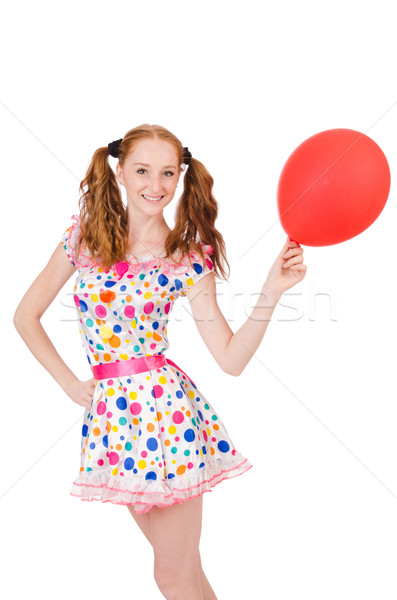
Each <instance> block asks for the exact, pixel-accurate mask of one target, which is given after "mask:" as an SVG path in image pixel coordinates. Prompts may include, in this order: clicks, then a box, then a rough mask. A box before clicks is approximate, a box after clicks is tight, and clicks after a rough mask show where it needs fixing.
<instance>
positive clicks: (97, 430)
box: [92, 427, 101, 435]
mask: <svg viewBox="0 0 397 600" xmlns="http://www.w3.org/2000/svg"><path fill="white" fill-rule="evenodd" d="M92 435H101V428H100V427H94V429H93V430H92Z"/></svg>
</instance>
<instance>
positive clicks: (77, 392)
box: [65, 377, 98, 408]
mask: <svg viewBox="0 0 397 600" xmlns="http://www.w3.org/2000/svg"><path fill="white" fill-rule="evenodd" d="M97 383H98V380H97V379H95V377H91V379H87V381H80V379H76V380H75V381H73V382H72V383H71V384H70V385H69V387H68V388H67V390H65V392H66V394H67V395H68V396H69V398H71V399H72V400H73V402H76V404H80V406H83V407H84V408H90V407H91V403H92V397H93V395H94V391H95V386H96V384H97Z"/></svg>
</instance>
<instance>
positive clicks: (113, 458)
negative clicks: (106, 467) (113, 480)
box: [109, 452, 120, 465]
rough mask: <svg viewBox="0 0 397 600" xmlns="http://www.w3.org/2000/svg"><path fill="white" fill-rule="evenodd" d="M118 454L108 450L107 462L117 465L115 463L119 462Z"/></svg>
mask: <svg viewBox="0 0 397 600" xmlns="http://www.w3.org/2000/svg"><path fill="white" fill-rule="evenodd" d="M119 458H120V457H119V455H118V454H117V452H109V463H110V464H111V465H117V463H118V462H119Z"/></svg>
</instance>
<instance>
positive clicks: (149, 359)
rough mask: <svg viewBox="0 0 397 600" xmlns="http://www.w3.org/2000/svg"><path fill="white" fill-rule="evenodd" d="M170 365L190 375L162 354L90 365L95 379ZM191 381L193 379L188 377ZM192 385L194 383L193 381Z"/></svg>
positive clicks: (131, 373) (120, 375) (142, 371)
mask: <svg viewBox="0 0 397 600" xmlns="http://www.w3.org/2000/svg"><path fill="white" fill-rule="evenodd" d="M167 364H168V365H171V366H173V367H175V368H176V369H177V370H178V371H181V372H182V373H183V374H184V375H186V377H187V378H188V379H190V377H189V376H188V375H187V374H186V373H185V372H184V371H183V370H182V369H181V368H180V367H178V365H176V364H175V363H174V362H173V361H172V360H171V359H170V358H166V357H165V355H164V354H153V355H152V356H140V357H139V358H129V359H128V360H123V361H118V362H110V363H105V364H101V365H93V366H92V367H91V370H92V373H93V375H94V377H95V379H107V378H108V377H123V376H125V375H134V374H136V373H144V372H145V371H151V370H153V369H158V368H160V367H163V366H165V365H167ZM190 381H191V382H192V383H193V380H192V379H190ZM193 386H194V387H196V385H195V384H194V383H193Z"/></svg>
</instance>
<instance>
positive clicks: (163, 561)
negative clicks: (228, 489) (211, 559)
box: [148, 494, 203, 574]
mask: <svg viewBox="0 0 397 600" xmlns="http://www.w3.org/2000/svg"><path fill="white" fill-rule="evenodd" d="M148 514H149V515H150V531H151V538H152V545H153V550H154V561H155V570H156V571H157V572H159V571H160V572H166V573H167V572H168V573H169V574H171V573H172V572H173V571H180V570H181V568H186V569H188V568H189V567H192V566H193V567H194V568H195V565H199V561H200V552H199V545H200V536H201V526H202V514H203V495H202V494H200V495H199V496H196V497H195V498H190V499H189V500H185V501H184V502H181V503H180V504H174V505H172V506H168V507H166V508H159V507H158V506H154V507H153V508H152V509H151V511H150V512H149V513H148Z"/></svg>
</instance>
